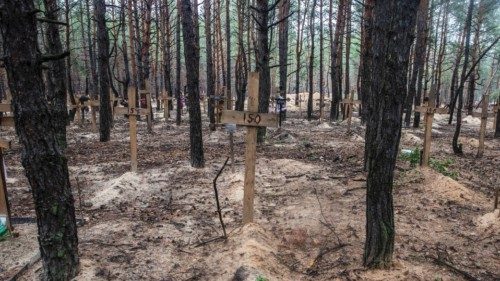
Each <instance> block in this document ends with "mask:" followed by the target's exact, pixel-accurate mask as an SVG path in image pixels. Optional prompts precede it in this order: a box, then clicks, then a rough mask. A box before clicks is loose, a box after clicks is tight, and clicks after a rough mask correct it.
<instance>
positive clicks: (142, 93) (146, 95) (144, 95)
mask: <svg viewBox="0 0 500 281" xmlns="http://www.w3.org/2000/svg"><path fill="white" fill-rule="evenodd" d="M144 100H145V101H146V104H145V105H143V104H142V103H143V101H144ZM129 106H130V104H129ZM139 108H142V109H146V110H147V112H148V114H147V115H146V118H147V123H148V132H152V131H153V116H152V115H151V114H152V111H151V92H150V91H149V89H148V87H147V86H146V90H139Z"/></svg>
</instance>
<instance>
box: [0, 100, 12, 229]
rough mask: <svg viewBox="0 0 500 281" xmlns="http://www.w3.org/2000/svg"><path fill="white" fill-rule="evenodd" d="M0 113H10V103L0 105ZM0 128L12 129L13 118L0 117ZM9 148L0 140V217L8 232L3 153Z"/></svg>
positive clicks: (7, 200) (8, 142)
mask: <svg viewBox="0 0 500 281" xmlns="http://www.w3.org/2000/svg"><path fill="white" fill-rule="evenodd" d="M0 112H2V113H3V114H5V113H10V112H12V107H11V104H10V103H0ZM0 126H1V127H10V128H14V127H15V126H14V117H13V116H2V117H0ZM10 148H11V142H10V141H6V140H3V139H0V217H1V218H5V225H6V226H7V229H8V230H9V231H12V224H11V222H10V208H9V199H8V194H7V179H6V174H5V171H6V167H5V163H4V158H3V152H4V150H5V149H10Z"/></svg>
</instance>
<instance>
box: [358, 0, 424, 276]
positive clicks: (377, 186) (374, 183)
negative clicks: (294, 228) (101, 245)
mask: <svg viewBox="0 0 500 281" xmlns="http://www.w3.org/2000/svg"><path fill="white" fill-rule="evenodd" d="M374 4H375V5H374V7H373V32H372V43H371V46H372V51H371V52H372V58H371V60H372V64H371V67H370V68H371V69H370V70H371V71H370V73H371V78H370V79H369V84H368V85H367V86H368V87H367V89H368V92H366V93H365V94H366V95H367V96H366V98H367V107H368V108H367V113H368V116H367V117H368V119H367V127H366V144H365V145H366V146H367V151H368V153H367V165H368V177H367V181H366V182H367V193H366V238H365V239H366V240H365V251H364V258H363V264H364V265H365V266H367V267H370V268H376V267H387V266H389V265H390V263H391V261H392V254H393V251H394V236H395V229H394V210H393V199H392V188H393V179H394V169H395V164H396V157H397V154H398V150H399V140H400V137H401V124H402V107H403V104H404V101H405V92H406V82H407V75H406V73H407V69H408V62H409V56H410V46H411V44H412V41H413V29H414V25H415V17H416V13H417V5H418V2H417V1H413V0H390V1H376V2H375V3H374ZM396 42H397V44H396Z"/></svg>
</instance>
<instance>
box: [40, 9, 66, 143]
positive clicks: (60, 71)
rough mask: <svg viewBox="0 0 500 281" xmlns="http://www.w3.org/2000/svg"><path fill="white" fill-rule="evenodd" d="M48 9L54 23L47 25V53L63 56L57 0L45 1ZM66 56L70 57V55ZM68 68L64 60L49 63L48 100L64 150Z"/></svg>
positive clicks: (47, 16) (47, 11) (58, 138)
mask: <svg viewBox="0 0 500 281" xmlns="http://www.w3.org/2000/svg"><path fill="white" fill-rule="evenodd" d="M44 3H45V9H46V18H47V19H48V20H50V21H52V23H48V24H47V28H46V37H47V44H48V46H47V51H48V52H49V53H51V54H63V47H62V43H61V37H60V34H59V26H58V24H56V22H59V11H60V7H58V4H57V1H56V0H44ZM65 55H68V56H69V53H66V54H65ZM66 79H67V76H66V66H65V62H64V60H63V58H60V59H57V60H53V61H50V62H49V72H48V79H47V88H48V91H47V99H48V100H49V101H50V103H51V104H52V106H51V107H50V111H51V114H52V118H53V119H52V121H53V122H54V129H55V131H56V137H57V141H58V142H59V146H60V147H61V148H62V149H65V148H66V123H67V120H68V112H67V92H66V89H67V88H66Z"/></svg>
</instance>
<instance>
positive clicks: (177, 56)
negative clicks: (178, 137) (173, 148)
mask: <svg viewBox="0 0 500 281" xmlns="http://www.w3.org/2000/svg"><path fill="white" fill-rule="evenodd" d="M180 5H181V2H180V0H177V19H176V25H175V26H176V30H175V51H176V52H175V98H176V99H177V106H176V109H177V112H176V113H175V114H176V115H175V124H176V125H177V126H180V125H181V121H182V90H181V28H182V27H181V13H180V12H179V11H180Z"/></svg>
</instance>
